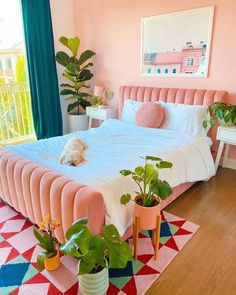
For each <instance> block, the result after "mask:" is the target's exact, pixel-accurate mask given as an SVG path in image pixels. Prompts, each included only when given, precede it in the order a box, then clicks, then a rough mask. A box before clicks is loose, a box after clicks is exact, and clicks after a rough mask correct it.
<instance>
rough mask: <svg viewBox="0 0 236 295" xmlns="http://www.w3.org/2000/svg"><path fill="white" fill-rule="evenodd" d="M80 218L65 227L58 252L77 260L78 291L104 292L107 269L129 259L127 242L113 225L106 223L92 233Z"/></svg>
mask: <svg viewBox="0 0 236 295" xmlns="http://www.w3.org/2000/svg"><path fill="white" fill-rule="evenodd" d="M87 222H88V221H87V219H86V218H82V219H80V220H78V221H76V222H75V223H73V225H72V226H71V227H70V228H69V229H68V231H67V233H66V239H67V242H66V243H65V244H64V245H62V246H61V248H60V249H61V252H62V253H63V254H65V255H69V256H73V257H75V258H76V259H77V260H78V262H79V263H78V279H79V288H80V292H81V293H82V294H84V295H86V294H90V295H92V294H94V295H95V294H96V295H102V294H105V293H106V291H107V289H108V286H109V276H108V268H124V267H126V265H127V262H128V261H129V260H131V259H132V256H131V249H130V247H129V245H128V244H127V243H126V242H124V241H122V240H121V238H120V236H119V233H118V231H117V229H116V227H115V226H114V225H112V224H110V225H105V226H104V227H103V230H102V234H101V235H93V234H92V233H91V232H90V230H89V229H88V227H87Z"/></svg>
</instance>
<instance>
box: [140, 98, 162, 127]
mask: <svg viewBox="0 0 236 295" xmlns="http://www.w3.org/2000/svg"><path fill="white" fill-rule="evenodd" d="M164 116H165V111H164V109H163V108H162V107H161V106H160V105H159V104H158V103H155V102H146V103H144V104H143V105H142V106H141V108H140V109H139V110H138V111H137V113H136V117H135V123H136V124H137V125H138V126H141V127H148V128H158V127H160V126H161V123H162V122H163V120H164Z"/></svg>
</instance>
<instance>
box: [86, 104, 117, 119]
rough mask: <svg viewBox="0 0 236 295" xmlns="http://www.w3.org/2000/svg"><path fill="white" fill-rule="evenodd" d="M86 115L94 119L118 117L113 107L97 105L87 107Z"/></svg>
mask: <svg viewBox="0 0 236 295" xmlns="http://www.w3.org/2000/svg"><path fill="white" fill-rule="evenodd" d="M86 115H87V116H89V117H90V118H92V119H98V120H102V121H104V120H107V119H114V118H115V117H116V111H115V109H113V108H104V109H102V108H96V107H87V108H86Z"/></svg>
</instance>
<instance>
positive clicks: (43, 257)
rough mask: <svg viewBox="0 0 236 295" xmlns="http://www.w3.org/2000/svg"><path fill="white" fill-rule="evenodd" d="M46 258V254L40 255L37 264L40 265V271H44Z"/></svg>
mask: <svg viewBox="0 0 236 295" xmlns="http://www.w3.org/2000/svg"><path fill="white" fill-rule="evenodd" d="M46 257H47V255H46V253H45V252H43V253H40V254H38V256H37V264H38V268H39V271H42V270H43V269H44V260H45V258H46Z"/></svg>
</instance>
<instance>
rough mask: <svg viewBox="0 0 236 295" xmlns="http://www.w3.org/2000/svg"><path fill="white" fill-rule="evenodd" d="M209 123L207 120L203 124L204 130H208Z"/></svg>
mask: <svg viewBox="0 0 236 295" xmlns="http://www.w3.org/2000/svg"><path fill="white" fill-rule="evenodd" d="M207 123H208V121H206V120H205V121H203V122H202V126H203V128H205V129H207V125H208V124H207Z"/></svg>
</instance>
